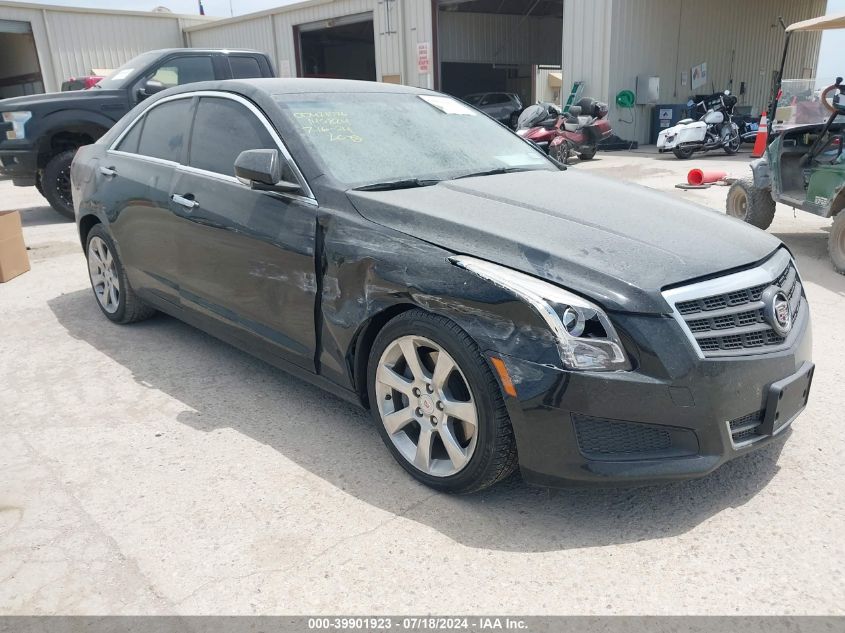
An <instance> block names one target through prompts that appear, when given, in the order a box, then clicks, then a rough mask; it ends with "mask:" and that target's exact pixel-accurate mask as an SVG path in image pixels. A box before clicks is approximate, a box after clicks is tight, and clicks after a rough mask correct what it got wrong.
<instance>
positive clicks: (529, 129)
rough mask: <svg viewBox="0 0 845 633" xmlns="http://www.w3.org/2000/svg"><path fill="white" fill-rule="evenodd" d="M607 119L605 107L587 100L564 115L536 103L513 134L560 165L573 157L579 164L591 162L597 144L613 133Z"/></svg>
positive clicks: (523, 114) (519, 121)
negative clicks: (541, 150)
mask: <svg viewBox="0 0 845 633" xmlns="http://www.w3.org/2000/svg"><path fill="white" fill-rule="evenodd" d="M606 117H607V104H605V103H601V102H600V101H595V100H593V99H590V98H589V97H584V98H583V99H581V100H580V101H579V102H578V103H577V104H575V105H573V106H570V108H569V111H568V112H566V113H561V111H560V110H558V108H557V107H556V106H554V105H552V104H550V103H538V104H536V105H533V106H529V107H528V108H526V109H525V110H524V111H523V112H522V114H521V115H520V116H519V119H518V121H517V130H516V133H517V134H519V135H520V136H521V137H522V138H524V139H527V140H529V141H532V142H534V143H536V144H537V145H538V146H539V147H540V148H542V149H543V150H545V151H546V153H548V154H549V156H551V157H552V158H554V159H556V160H558V161H560V162H562V163H565V162H566V160H567V159H568V158H569V157H570V156H571V155H572V154H573V153H574V154H577V155H578V157H579V158H580V159H581V160H590V159H591V158H593V156H595V155H596V151H597V150H598V145H599V142H601V141H602V140H603V139H606V138H608V137H609V136H610V135H611V133H612V132H613V130H612V128H611V126H610V122H609V121H608V120H607V118H606Z"/></svg>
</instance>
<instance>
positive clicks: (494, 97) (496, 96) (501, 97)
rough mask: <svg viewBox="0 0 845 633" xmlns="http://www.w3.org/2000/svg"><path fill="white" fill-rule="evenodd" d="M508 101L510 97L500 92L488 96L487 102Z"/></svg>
mask: <svg viewBox="0 0 845 633" xmlns="http://www.w3.org/2000/svg"><path fill="white" fill-rule="evenodd" d="M508 101H510V97H508V95H506V94H502V93H501V92H499V93H496V94H492V95H490V97H489V102H490V103H491V104H493V103H495V104H499V103H507V102H508Z"/></svg>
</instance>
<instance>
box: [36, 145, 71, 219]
mask: <svg viewBox="0 0 845 633" xmlns="http://www.w3.org/2000/svg"><path fill="white" fill-rule="evenodd" d="M75 154H76V150H75V149H69V150H65V151H64V152H61V153H60V154H56V155H55V156H53V158H51V159H50V162H49V163H47V166H46V167H45V168H44V173H43V174H42V176H41V190H42V191H41V194H42V195H43V196H44V197H45V198H47V202H49V203H50V206H51V207H53V209H55V210H56V211H58V212H59V213H61V214H62V215H63V216H65V217H66V218H70V219H71V220H72V219H73V198H71V195H70V164H71V162H72V161H73V157H74V155H75Z"/></svg>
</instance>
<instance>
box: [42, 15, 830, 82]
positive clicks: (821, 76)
mask: <svg viewBox="0 0 845 633" xmlns="http://www.w3.org/2000/svg"><path fill="white" fill-rule="evenodd" d="M27 1H28V2H31V3H35V4H58V5H65V6H75V7H93V8H96V9H127V10H133V11H149V10H150V9H153V8H155V7H156V6H159V5H161V6H165V7H167V8H168V9H170V10H171V11H173V13H185V14H196V13H198V12H199V10H198V6H199V3H198V0H123V1H122V2H120V1H118V2H115V1H114V0H27ZM296 1H298V0H202V4H203V7H205V14H206V15H214V16H220V17H229V15H230V11H231V15H243V14H244V13H252V12H254V11H262V10H264V9H270V8H273V7H279V6H283V5H286V4H293V3H294V2H296ZM827 13H828V14H835V13H845V0H828V2H827ZM843 51H845V29H843V30H840V31H826V32H825V33H824V34H823V35H822V46H821V52H820V53H819V66H818V71H817V72H816V78H817V80H818V81H817V83H818V85H820V86H827V85H829V84H832V83H833V80H834V79H835V78H836V77H837V75H845V67H843V65H842V58H843Z"/></svg>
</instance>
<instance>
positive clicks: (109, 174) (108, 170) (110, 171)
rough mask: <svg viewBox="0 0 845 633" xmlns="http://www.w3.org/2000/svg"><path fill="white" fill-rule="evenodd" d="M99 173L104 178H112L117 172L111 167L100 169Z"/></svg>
mask: <svg viewBox="0 0 845 633" xmlns="http://www.w3.org/2000/svg"><path fill="white" fill-rule="evenodd" d="M100 173H101V174H103V176H105V177H106V178H113V177H114V176H117V172H116V171H115V170H114V169H113V168H111V167H100Z"/></svg>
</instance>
